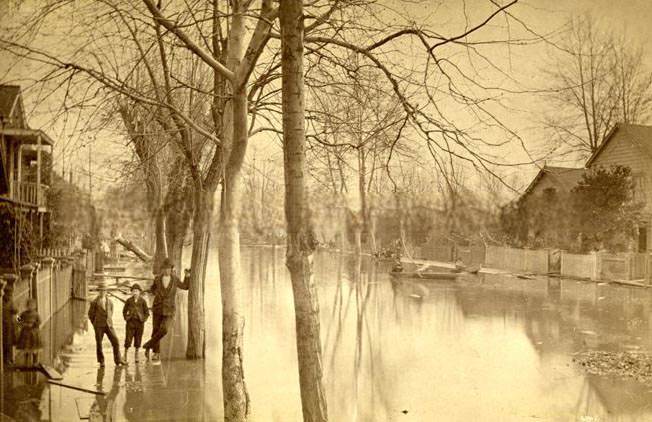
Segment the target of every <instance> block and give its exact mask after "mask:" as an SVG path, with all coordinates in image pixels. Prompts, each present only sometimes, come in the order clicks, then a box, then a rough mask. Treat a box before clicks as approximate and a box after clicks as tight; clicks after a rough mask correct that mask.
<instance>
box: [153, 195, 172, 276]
mask: <svg viewBox="0 0 652 422" xmlns="http://www.w3.org/2000/svg"><path fill="white" fill-rule="evenodd" d="M167 257H168V246H167V240H166V230H165V209H163V207H158V208H157V209H156V211H154V262H153V271H154V274H158V273H159V272H160V270H161V265H162V264H163V260H164V259H165V258H167Z"/></svg>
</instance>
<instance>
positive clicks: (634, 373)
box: [573, 351, 652, 385]
mask: <svg viewBox="0 0 652 422" xmlns="http://www.w3.org/2000/svg"><path fill="white" fill-rule="evenodd" d="M573 362H575V364H577V365H579V366H580V367H581V368H582V369H584V370H585V371H586V372H588V373H589V374H593V375H603V376H616V377H620V378H633V379H635V380H637V381H639V382H641V383H644V384H646V385H652V355H650V354H649V353H645V352H634V351H627V352H605V351H587V352H581V353H578V354H576V355H575V356H573Z"/></svg>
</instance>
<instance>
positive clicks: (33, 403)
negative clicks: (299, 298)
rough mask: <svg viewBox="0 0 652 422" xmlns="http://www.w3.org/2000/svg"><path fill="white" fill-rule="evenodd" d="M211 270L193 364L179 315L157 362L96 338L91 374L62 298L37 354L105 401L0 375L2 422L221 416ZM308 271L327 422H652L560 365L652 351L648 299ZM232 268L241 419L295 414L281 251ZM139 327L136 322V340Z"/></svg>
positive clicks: (636, 401)
mask: <svg viewBox="0 0 652 422" xmlns="http://www.w3.org/2000/svg"><path fill="white" fill-rule="evenodd" d="M216 261H217V260H216V259H213V260H212V261H211V263H210V265H209V269H208V271H209V278H208V280H207V299H206V311H207V326H206V330H207V354H208V356H207V358H206V359H205V360H204V361H187V360H185V359H184V350H185V344H184V337H185V334H184V329H185V328H182V327H185V326H186V318H185V307H184V309H182V310H181V311H180V312H177V314H178V318H177V321H176V324H175V325H176V329H175V332H174V333H172V334H170V335H169V336H168V340H167V342H166V344H165V345H164V347H163V350H162V357H163V362H162V364H161V365H151V364H149V363H145V362H142V361H141V362H140V363H139V364H135V363H134V362H133V356H132V355H130V356H129V357H128V359H129V366H128V367H127V368H126V369H114V368H113V365H112V364H111V363H110V349H109V347H108V341H105V354H107V361H108V363H107V367H106V368H105V370H104V371H101V370H99V369H98V368H97V364H96V363H95V353H94V345H93V336H92V329H91V328H90V327H89V326H88V324H87V323H85V322H84V309H83V303H82V306H81V308H80V306H79V302H76V304H75V303H73V305H72V307H69V308H66V309H65V310H64V311H63V312H64V314H65V318H63V320H64V323H57V324H50V325H52V326H53V327H52V328H48V327H46V330H49V332H51V333H54V335H50V337H49V338H60V339H61V341H62V342H63V343H64V344H63V345H62V347H61V352H60V353H58V354H55V353H54V352H53V353H52V357H51V359H52V361H53V362H54V364H55V365H56V366H58V367H59V368H60V369H61V370H62V371H63V372H64V377H65V379H64V382H66V383H69V384H73V385H77V386H83V387H85V388H98V389H101V390H102V391H104V392H106V393H107V394H106V395H105V396H94V395H91V394H87V393H84V392H80V391H76V390H71V389H67V388H62V387H59V386H54V385H48V384H47V383H45V382H44V380H43V377H42V376H41V375H37V374H13V375H12V376H11V377H10V378H8V377H6V378H5V388H4V405H3V406H4V407H3V411H4V413H5V414H7V415H9V416H11V417H13V418H15V419H18V420H56V421H74V420H79V419H80V417H85V416H88V415H89V412H90V413H101V414H103V415H104V419H105V420H129V421H143V420H204V421H219V420H221V419H222V402H221V401H222V396H221V386H220V384H221V381H220V379H221V375H220V371H221V368H220V360H221V353H222V351H221V346H220V337H221V330H220V324H221V321H220V319H221V318H220V299H219V288H218V286H217V284H216V282H215V280H217V276H216V274H217V267H216ZM315 264H316V265H315V280H316V282H317V285H318V291H319V300H320V307H321V314H320V315H321V330H322V331H321V334H322V345H323V351H324V356H323V369H324V383H325V388H326V395H327V399H328V412H329V417H330V420H332V421H346V422H348V421H475V420H485V421H512V420H513V421H523V420H552V421H574V420H580V421H607V420H618V421H644V420H652V389H651V388H649V387H646V386H644V385H642V384H638V383H636V382H634V381H629V380H620V379H611V378H607V377H599V376H589V375H585V374H583V373H582V372H581V371H579V370H578V369H576V368H575V366H574V365H573V363H572V355H573V353H575V352H580V351H584V350H592V349H599V350H641V351H649V350H652V331H651V330H652V313H651V312H650V311H651V307H652V294H651V293H650V292H649V291H648V290H644V289H639V288H628V287H616V286H611V285H598V284H595V283H584V282H577V281H573V280H558V279H537V280H522V279H518V278H515V277H512V276H509V275H480V276H469V277H468V278H463V279H462V280H461V281H460V282H458V283H441V282H434V283H433V282H409V283H401V284H393V283H392V282H391V281H390V280H389V278H388V276H387V275H386V271H387V268H384V267H383V266H382V265H378V264H374V263H373V262H370V261H368V260H365V259H356V258H355V257H353V256H349V255H338V254H331V253H321V254H319V255H318V256H317V257H316V262H315ZM242 269H243V281H244V289H243V294H244V297H245V310H246V314H245V318H246V328H245V360H244V366H245V378H246V382H247V387H248V390H249V395H250V399H251V406H252V407H251V420H253V421H299V420H301V408H300V398H299V387H298V371H297V364H296V362H297V359H296V348H295V342H294V316H293V308H292V293H291V286H290V281H289V277H288V274H287V272H286V270H285V267H284V250H282V249H276V251H273V250H272V249H271V248H262V247H261V248H247V249H244V250H243V258H242ZM181 296H182V295H180V297H181ZM180 301H181V302H183V301H184V298H180ZM114 303H115V304H116V313H115V315H116V316H115V318H114V320H115V322H116V324H115V325H116V328H117V331H118V336H119V337H120V338H121V339H122V338H124V324H122V322H121V321H120V319H119V316H120V315H121V313H120V309H121V306H120V304H119V302H118V301H117V300H114ZM59 319H61V317H60V318H59ZM66 321H67V322H66ZM57 330H58V331H57ZM55 331H56V332H55ZM150 331H151V327H150V326H149V324H148V326H147V327H146V329H145V333H146V336H147V335H148V334H149V333H150ZM55 346H56V345H53V347H55ZM141 360H142V359H141ZM32 418H33V419H32ZM100 420H101V419H100Z"/></svg>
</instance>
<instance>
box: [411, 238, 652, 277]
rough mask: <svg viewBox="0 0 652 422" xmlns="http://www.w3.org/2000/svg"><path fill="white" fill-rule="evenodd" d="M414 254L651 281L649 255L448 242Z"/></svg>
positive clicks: (508, 268) (511, 267)
mask: <svg viewBox="0 0 652 422" xmlns="http://www.w3.org/2000/svg"><path fill="white" fill-rule="evenodd" d="M410 253H411V255H412V254H413V257H415V258H420V259H427V260H432V261H439V262H455V261H456V260H457V259H461V260H462V261H463V262H464V263H465V264H471V265H477V264H482V265H483V266H485V267H488V268H494V269H498V270H505V271H513V272H525V273H534V274H549V273H559V274H560V275H561V276H562V277H572V278H581V279H589V280H637V281H642V280H646V281H645V282H646V283H647V282H650V284H652V254H643V253H620V254H610V253H605V252H594V253H590V254H573V253H568V252H565V251H560V250H558V249H519V248H511V247H507V246H493V245H489V246H487V247H486V248H485V247H484V246H482V245H477V246H476V245H473V246H459V245H455V244H452V243H448V242H443V243H439V244H438V243H436V242H434V241H429V242H427V243H426V244H424V245H422V246H420V247H416V248H413V249H411V250H410Z"/></svg>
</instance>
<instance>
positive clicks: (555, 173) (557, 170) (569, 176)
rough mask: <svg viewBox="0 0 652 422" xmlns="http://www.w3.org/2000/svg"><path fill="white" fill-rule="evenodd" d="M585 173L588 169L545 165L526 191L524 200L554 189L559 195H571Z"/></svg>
mask: <svg viewBox="0 0 652 422" xmlns="http://www.w3.org/2000/svg"><path fill="white" fill-rule="evenodd" d="M585 172H586V169H583V168H574V167H554V166H548V165H544V166H543V168H541V170H539V172H538V173H537V175H536V176H535V177H534V180H532V182H531V183H530V185H529V186H528V187H527V189H526V190H525V193H524V194H523V198H527V196H529V195H540V194H543V193H544V192H545V191H546V190H547V189H554V190H555V191H556V192H557V193H569V192H570V191H571V189H573V187H575V185H576V184H577V182H579V181H580V180H582V176H583V175H584V173H585Z"/></svg>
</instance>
